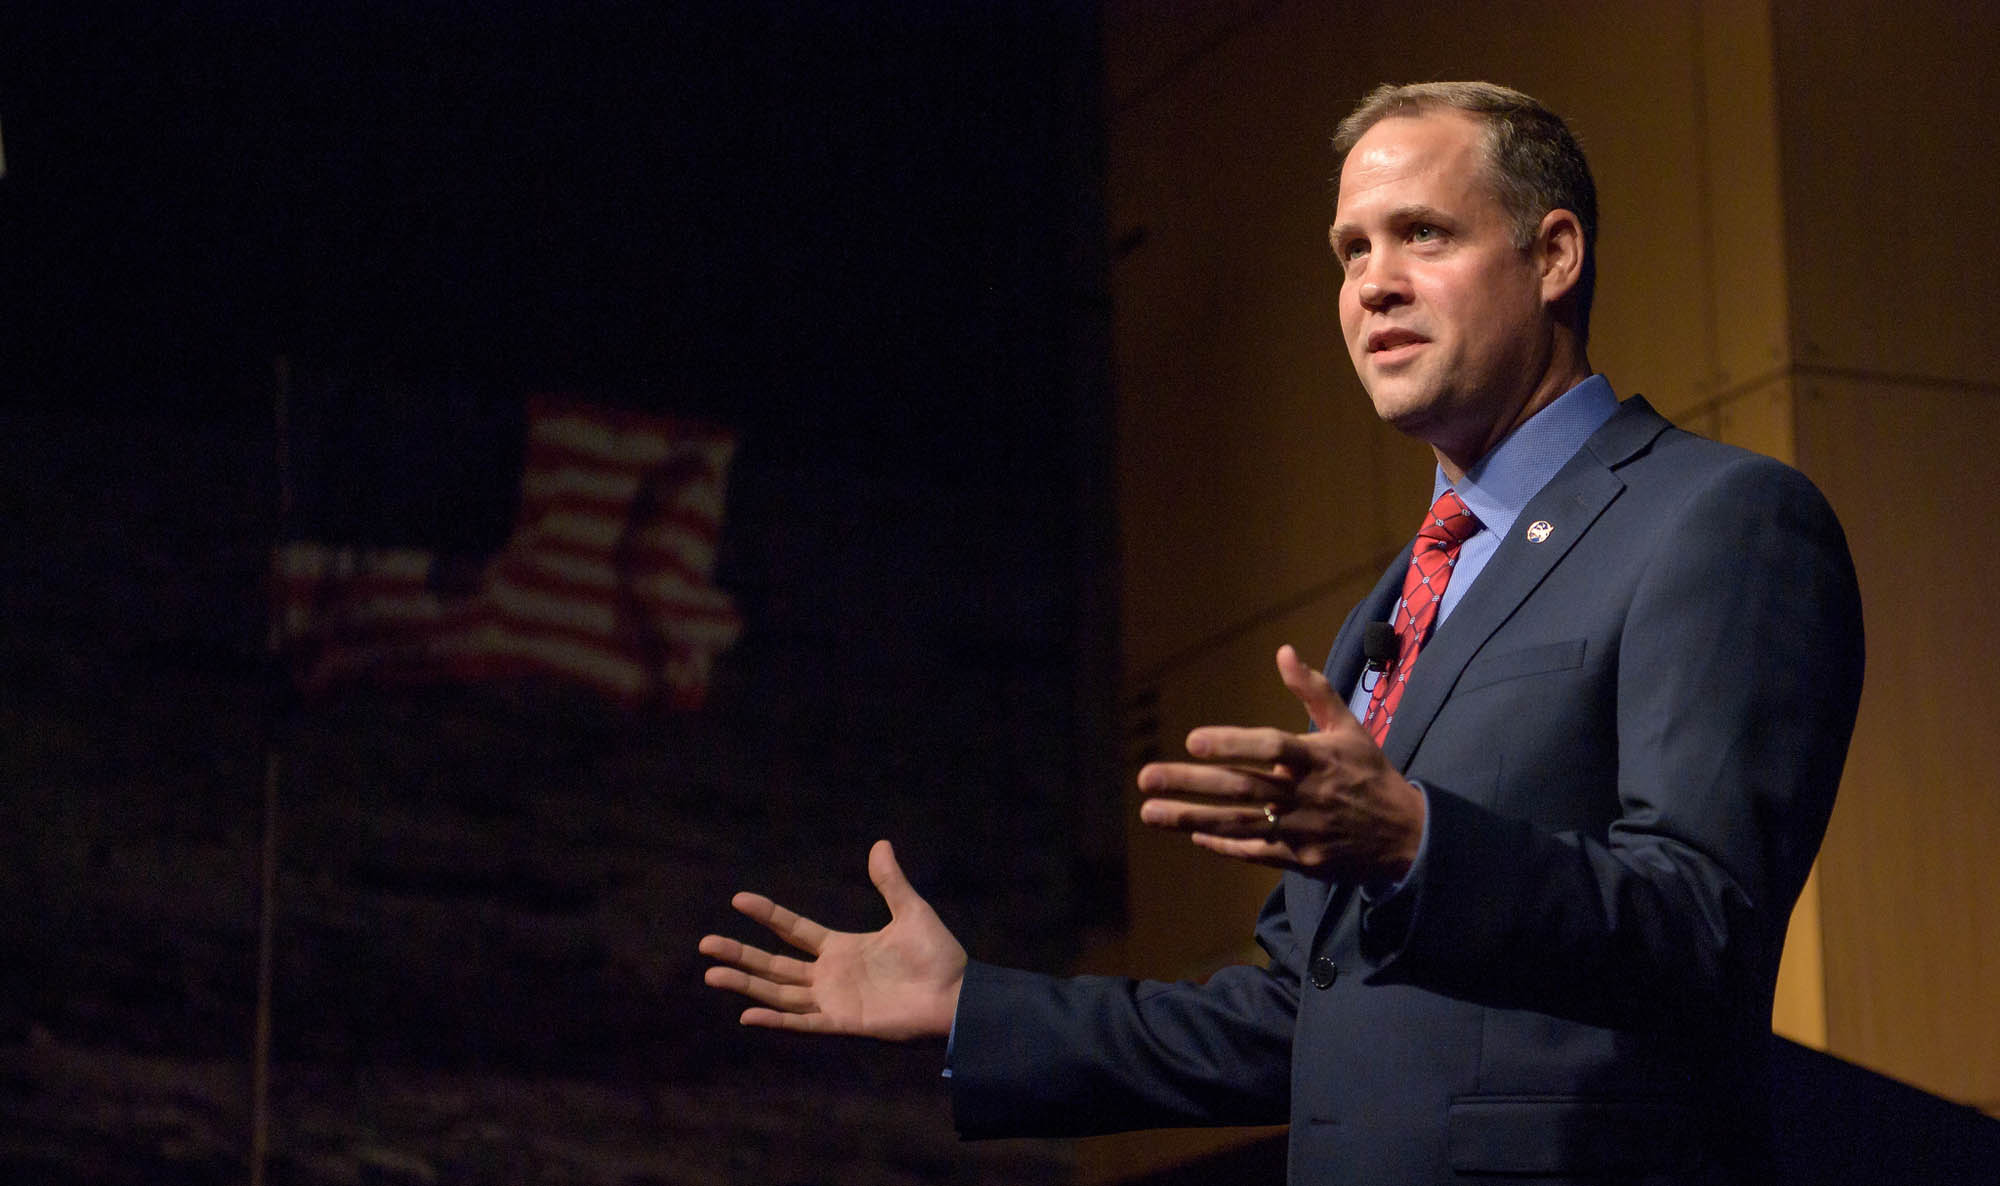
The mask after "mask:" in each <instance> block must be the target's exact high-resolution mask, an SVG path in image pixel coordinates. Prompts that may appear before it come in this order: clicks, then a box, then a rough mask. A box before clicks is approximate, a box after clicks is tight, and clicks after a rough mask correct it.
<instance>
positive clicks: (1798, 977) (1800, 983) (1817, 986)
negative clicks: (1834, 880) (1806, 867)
mask: <svg viewBox="0 0 2000 1186" xmlns="http://www.w3.org/2000/svg"><path fill="white" fill-rule="evenodd" d="M1819 896H1820V895H1819V866H1817V865H1814V866H1813V870H1812V873H1811V874H1809V875H1808V876H1807V877H1806V884H1805V888H1804V889H1803V890H1800V891H1799V901H1798V904H1797V905H1796V906H1794V907H1793V908H1792V918H1791V922H1790V923H1789V924H1788V925H1787V926H1786V928H1785V957H1784V959H1783V960H1782V961H1781V962H1780V963H1779V964H1778V984H1777V989H1776V991H1775V992H1773V993H1772V1000H1771V1032H1773V1033H1775V1034H1778V1035H1779V1036H1781V1037H1786V1038H1790V1039H1791V1040H1792V1041H1794V1042H1797V1043H1799V1044H1800V1045H1803V1046H1810V1047H1812V1048H1813V1049H1815V1050H1825V1049H1826V942H1825V935H1824V931H1823V927H1822V924H1821V922H1820V907H1819Z"/></svg>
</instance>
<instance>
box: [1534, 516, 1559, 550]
mask: <svg viewBox="0 0 2000 1186" xmlns="http://www.w3.org/2000/svg"><path fill="white" fill-rule="evenodd" d="M1554 530H1555V527H1554V525H1552V524H1551V523H1550V522H1549V521H1548V520H1547V519H1537V520H1535V521H1534V522H1533V523H1530V524H1528V542H1529V543H1531V544H1538V543H1541V542H1542V541H1543V540H1545V539H1547V538H1549V533H1550V532H1552V531H1554Z"/></svg>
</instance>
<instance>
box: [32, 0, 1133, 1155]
mask: <svg viewBox="0 0 2000 1186" xmlns="http://www.w3.org/2000/svg"><path fill="white" fill-rule="evenodd" d="M83 8H84V9H85V10H83V11H79V10H78V9H77V8H76V7H74V6H53V5H51V6H34V5H30V6H26V7H14V6H10V9H9V11H8V12H7V13H6V14H5V15H4V16H0V56H4V59H5V60H4V61H3V62H0V128H4V136H5V145H6V154H7V156H6V163H7V174H6V176H5V177H4V178H0V241H4V242H5V243H6V249H7V259H8V262H7V265H6V267H5V269H4V272H0V293H4V296H0V299H4V301H5V309H6V315H5V316H4V317H0V379H4V385H0V391H4V411H0V511H4V518H5V522H6V523H7V524H8V526H9V530H8V531H7V532H6V535H5V540H4V543H0V776H4V779H5V787H6V794H5V796H4V800H0V892H4V894H5V900H6V901H7V902H8V903H9V909H8V910H7V911H6V912H4V915H0V942H4V945H5V950H6V951H7V952H8V955H7V956H6V958H5V959H4V961H0V1067H3V1068H4V1076H0V1088H4V1090H0V1177H5V1178H7V1179H8V1180H10V1181H46V1182H86V1181H88V1182H111V1183H118V1182H190V1183H193V1182H222V1181H228V1182H240V1181H243V1180H244V1177H245V1168H246V1165H245V1158H246V1157H247V1156H248V1151H249V1147H250V1144H249V1133H250V1131H251V1128H252V1107H251V1100H252V1092H251V1067H250V1061H251V1059H250V1052H251V1050H252V1032H253V1029H254V1019H255V1017H256V1015H257V1010H258V994H257V992H256V979H257V978H256V970H257V962H258V949H259V943H258V935H259V919H260V904H261V902H262V899H261V897H260V894H259V889H258V887H259V878H260V868H261V864H262V857H261V853H262V846H263V843H264V836H265V823H266V819H265V814H264V811H263V806H262V804H263V795H264V787H265V779H266V771H267V764H268V763H270V762H271V761H272V759H273V758H274V756H275V758H276V761H277V769H278V782H277V788H278V791H277V804H278V807H277V811H276V813H275V816H274V817H273V819H274V823H275V832H274V836H275V838H276V853H277V863H276V898H275V901H276V914H275V925H274V927H273V932H272V934H273V941H272V946H271V950H272V954H273V988H272V994H271V998H270V1018H271V1024H272V1048H273V1051H274V1061H273V1065H272V1072H271V1080H270V1111H269V1119H270V1127H269V1133H270V1142H271V1143H270V1150H271V1156H270V1159H269V1166H270V1170H271V1177H270V1180H271V1181H274V1182H293V1183H315V1182H334V1181H371V1182H440V1183H442V1182H536V1181H550V1182H555V1181H560V1182H606V1183H634V1184H636V1183H649V1182H707V1181H714V1182H738V1181H743V1182H749V1181H756V1182H774V1183H784V1182H796V1183H806V1182H815V1183H818V1182H841V1181H852V1182H864V1181H865V1182H909V1183H917V1182H954V1183H971V1182H1009V1183H1015V1182H1020V1183H1033V1182H1055V1181H1061V1180H1063V1179H1064V1178H1065V1177H1066V1175H1067V1167H1068V1155H1067V1150H1066V1149H1065V1148H1064V1147H1062V1146H1060V1145H1054V1144H1041V1143H1032V1142H1020V1143H1002V1144H1000V1145H996V1146H979V1147H970V1146H964V1147H962V1146H960V1145H959V1144H958V1143H957V1142H956V1140H955V1138H954V1137H953V1136H952V1134H951V1131H950V1123H949V1117H948V1109H947V1107H946V1105H945V1100H944V1098H943V1094H944V1093H943V1086H942V1084H941V1083H940V1081H939V1079H938V1070H939V1068H940V1066H941V1060H942V1051H941V1050H939V1049H928V1048H926V1049H909V1050H905V1049H884V1048H877V1047H873V1046H868V1045H862V1044H849V1043H817V1044H816V1043H802V1042H798V1041H791V1040H785V1039H780V1038H774V1037H772V1036H770V1035H765V1034H761V1033H750V1032H745V1031H743V1030H741V1029H739V1028H738V1027H737V1026H736V1025H735V1024H734V1019H735V1014H736V1011H737V1009H736V1006H735V1005H734V1004H733V1003H732V1002H730V1001H728V1000H725V999H721V998H720V997H719V996H718V995H717V994H714V993H712V992H709V991H708V990H706V989H704V988H703V987H702V986H701V984H700V966H701V962H702V961H701V960H700V959H699V958H698V957H697V956H696V954H695V951H694V944H695V941H696V939H697V938H698V937H699V936H700V935H701V934H702V933H704V932H705V931H708V930H711V929H734V930H737V931H738V933H744V932H743V930H742V928H737V927H735V925H734V923H733V921H732V916H731V914H730V912H729V910H728V907H727V901H728V896H729V894H730V892H731V891H733V890H736V889H740V888H749V887H755V888H759V889H764V890H767V891H769V892H772V893H773V894H774V895H775V896H779V897H781V898H782V899H785V900H791V901H797V902H800V903H809V904H811V905H812V907H813V908H814V909H815V910H816V911H817V912H819V913H820V914H822V915H823V916H824V917H825V920H826V921H828V922H829V923H833V924H836V925H843V926H852V927H863V926H870V925H875V924H876V923H877V922H879V921H880V919H879V915H880V913H881V907H880V903H879V901H878V900H877V899H876V898H875V897H874V894H873V891H872V889H871V887H870V886H869V884H868V882H867V879H866V875H865V872H864V869H863V858H864V856H865V853H866V851H867V847H868V844H869V843H870V842H871V841H872V840H874V839H875V838H877V837H879V836H888V837H890V838H892V839H894V840H895V841H896V842H897V844H898V848H899V851H900V853H901V855H902V856H903V859H904V863H905V867H906V869H907V870H908V871H909V873H910V874H911V876H912V878H913V880H914V881H916V883H917V884H918V885H919V887H920V888H922V889H923V890H924V891H925V892H926V893H928V894H930V895H931V896H932V898H933V901H934V902H935V903H936V904H937V906H938V907H939V909H940V911H941V912H942V913H943V914H944V915H945V916H946V918H947V919H948V920H949V921H950V922H951V923H952V924H953V925H954V926H955V927H957V928H958V929H959V932H960V934H961V936H962V937H963V938H964V939H965V940H966V941H967V944H968V946H970V947H972V948H973V949H974V950H976V951H979V952H980V953H981V954H982V955H986V956H990V957H992V958H997V959H1001V960H1006V961H1010V962H1015V963H1022V964H1030V965H1037V966H1045V967H1056V966H1059V965H1061V964H1062V963H1063V962H1064V961H1065V960H1067V959H1068V958H1069V957H1070V955H1072V954H1073V953H1074V951H1075V950H1076V949H1077V947H1078V945H1079V944H1080V943H1081V942H1082V941H1083V938H1084V936H1086V935H1087V934H1088V933H1090V931H1091V929H1092V928H1095V927H1103V926H1107V925H1110V924H1112V923H1114V922H1115V921H1116V918H1115V915H1116V910H1117V907H1118V903H1119V901H1120V899H1121V895H1122V889H1121V886H1120V883H1119V877H1120V873H1119V869H1120V853H1119V851H1118V839H1117V838H1118V836H1119V834H1120V829H1119V824H1118V820H1117V811H1118V802H1119V796H1118V788H1117V787H1116V785H1115V779H1114V778H1113V776H1112V774H1111V773H1110V772H1111V770H1112V769H1113V759H1112V757H1111V755H1108V754H1107V753H1105V752H1103V748H1102V747H1104V746H1105V745H1106V744H1107V742H1108V741H1109V740H1110V739H1111V738H1113V736H1114V733H1113V730H1112V729H1111V728H1110V726H1109V723H1108V717H1109V713H1110V711H1111V686H1110V678H1111V671H1112V666H1111V662H1110V647H1111V638H1112V629H1111V618H1110V615H1111V607H1110V602H1109V597H1108V590H1109V588H1110V579H1111V578H1110V564H1111V555H1110V548H1109V531H1110V528H1109V523H1110V506H1109V502H1108V500H1109V497H1110V495H1109V485H1108V480H1107V475H1108V472H1109V469H1108V467H1109V449H1110V438H1109V406H1108V391H1107V379H1106V375H1105V371H1106V366H1107V364H1106V361H1105V357H1104V345H1103V343H1104V325H1103V321H1104V318H1105V316H1106V308H1105V299H1104V296H1103V293H1104V276H1103V274H1102V273H1103V248H1102V233H1101V226H1100V200H1101V199H1100V194H1099V186H1100V176H1099V174H1100V163H1099V156H1100V151H1101V150H1100V138H1101V132H1100V130H1099V128H1098V126H1097V123H1098V117H1097V113H1096V102H1097V98H1096V93H1097V92H1096V87H1097V71H1098V64H1097V46H1096V37H1097V29H1096V20H1095V14H1094V11H1093V9H1092V7H1091V6H1089V5H1085V4H1071V3H1055V2H1044V3H1010V4H980V5H955V4H953V5H941V6H929V5H906V4H892V3H887V2H884V3H868V4H860V5H852V4H840V5H836V4H830V3H829V4H823V5H820V4H804V5H801V4H790V3H786V4H780V3H743V4H706V3H700V4H697V3H687V4H614V3H598V4H583V5H576V4H555V3H510V4H503V5H497V6H471V7H469V6H463V5H445V4H429V3H422V4H411V5H364V4H302V5H279V4H254V3H248V2H244V3H213V4H194V5H180V6H169V7H167V8H162V9H157V10H154V9H149V8H141V7H131V8H125V7H124V6H120V11H119V12H117V13H115V14H114V13H108V12H106V11H103V10H101V9H98V8H96V7H94V6H83ZM280 358H283V359H285V360H286V365H287V368H288V370H287V374H288V375H289V376H290V377H289V379H288V380H287V381H286V382H285V383H283V384H281V383H280V382H279V380H278V378H277V375H278V374H279V370H278V364H277V360H278V359H280ZM281 386H282V387H283V388H284V390H286V392H287V394H288V396H289V403H288V406H287V408H286V415H285V422H286V424H287V425H288V426H289V435H288V436H287V437H286V440H287V443H288V445H289V449H290V457H289V460H288V462H287V467H286V469H285V470H284V471H283V473H282V476H283V478H284V479H285V481H286V482H289V483H290V484H291V485H292V486H293V487H294V492H295V495H296V498H297V501H296V503H295V505H294V507H293V509H292V513H291V515H290V516H288V517H287V516H281V515H280V513H279V509H278V491H279V488H280V486H281V481H280V479H281V471H280V466H279V462H278V461H277V460H276V457H277V456H278V453H279V450H278V447H277V446H278V441H279V439H280V432H279V427H278V425H279V416H278V413H277V410H276V406H275V396H276V393H277V391H278V390H279V389H280V387H281ZM538 393H562V394H567V395H571V396H575V397H578V398H580V399H584V400H587V401H591V402H593V403H597V404H600V405H603V406H607V407H613V408H625V409H634V410H644V411H649V412H663V413H670V414H672V415H675V416H681V417H690V418H694V419H698V420H700V421H702V422H703V423H706V424H709V425H714V426H718V427H720V428H721V429H723V430H725V431H727V432H729V433H730V434H732V435H733V436H734V438H735V440H736V443H737V448H736V452H735V456H734V460H733V461H732V463H731V465H730V468H729V473H728V485H727V504H726V508H725V511H724V514H723V526H722V530H721V534H720V537H719V540H718V554H717V558H716V562H715V573H714V578H715V583H716V584H717V585H718V586H719V587H720V588H722V589H723V590H724V591H726V592H727V593H728V594H729V595H730V596H731V597H732V598H733V599H734V603H735V606H736V609H737V610H738V612H739V613H740V614H741V616H742V621H743V628H742V634H741V637H740V639H738V641H737V642H736V644H735V645H734V646H733V647H732V648H731V649H730V650H728V651H727V652H726V653H724V654H723V655H722V656H721V657H720V659H719V660H718V661H717V664H716V667H715V669H714V671H713V674H712V678H711V680H710V682H709V686H708V691H707V699H706V703H705V705H704V706H703V707H702V708H701V709H700V710H699V711H694V712H680V713H669V712H663V711H656V710H647V711H642V712H634V711H631V710H628V709H626V708H624V707H622V706H619V705H616V704H611V703H608V702H606V701H604V700H602V699H600V698H598V697H596V696H594V695H592V694H590V693H588V692H586V691H582V690H578V689H575V688H570V687H566V686H563V685H560V684H552V683H547V682H542V681H521V680H513V681H502V682H494V683H474V684H464V685H435V686H426V687H400V688H389V687H374V686H367V685H362V686H356V687H348V688H344V689H342V690H340V691H339V692H338V693H337V694H335V695H331V696H325V697H319V698H314V699H310V700H304V701H300V700H295V699H294V698H293V697H292V696H291V695H290V693H289V692H288V691H286V689H285V685H284V681H283V679H282V678H281V677H280V674H279V673H277V672H274V670H273V665H272V663H271V661H270V659H269V658H268V656H267V653H266V645H265V643H266V635H267V629H266V627H267V623H268V618H269V615H268V613H267V610H266V596H267V592H268V589H267V582H266V577H265V574H266V571H267V565H268V562H269V557H270V554H271V548H272V545H273V544H274V543H275V542H276V541H277V540H278V539H280V538H281V537H294V538H314V539H321V540H326V541H329V542H336V543H352V544H357V545H371V546H385V545H396V546H405V547H415V548H424V549H430V550H434V551H436V552H437V553H439V554H441V555H450V556H456V557H464V558H467V562H468V563H470V564H472V565H473V566H474V567H475V568H476V566H477V563H478V560H479V558H480V557H481V556H483V555H485V554H488V553H490V552H491V551H492V550H493V549H494V548H496V547H497V546H499V545H500V543H501V542H502V541H503V540H504V539H506V537H507V535H508V532H509V528H510V524H512V523H513V521H514V517H515V514H516V510H517V504H518V502H519V498H520V492H519V485H520V474H521V466H522V458H521V454H522V440H523V431H524V420H525V411H524V409H525V407H526V406H527V405H526V401H527V399H528V397H530V396H532V395H535V394H538Z"/></svg>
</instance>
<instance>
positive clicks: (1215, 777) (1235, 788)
mask: <svg viewBox="0 0 2000 1186" xmlns="http://www.w3.org/2000/svg"><path fill="white" fill-rule="evenodd" d="M1139 789H1140V790H1141V791H1144V792H1145V793H1146V794H1148V795H1194V796H1198V797H1200V798H1204V799H1227V800H1230V801H1232V802H1239V803H1240V802H1242V801H1243V800H1245V799H1254V800H1257V801H1258V802H1267V801H1276V802H1280V803H1284V802H1289V801H1290V800H1291V798H1292V796H1293V793H1294V790H1295V787H1294V782H1293V779H1292V778H1291V777H1290V776H1289V775H1286V774H1281V773H1278V772H1277V771H1274V770H1271V769H1261V770H1260V769H1252V768H1246V767H1241V766H1203V765H1200V764H1199V763H1195V762H1153V763H1150V764H1148V765H1147V766H1145V767H1144V768H1143V769H1141V770H1140V771H1139Z"/></svg>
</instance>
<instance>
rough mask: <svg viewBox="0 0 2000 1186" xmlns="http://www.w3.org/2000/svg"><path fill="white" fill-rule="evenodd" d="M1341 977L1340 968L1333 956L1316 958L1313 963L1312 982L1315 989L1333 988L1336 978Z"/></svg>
mask: <svg viewBox="0 0 2000 1186" xmlns="http://www.w3.org/2000/svg"><path fill="white" fill-rule="evenodd" d="M1338 975H1340V968H1339V967H1338V966H1336V965H1335V964H1334V962H1333V957H1332V956H1326V955H1322V956H1315V957H1314V958H1313V962H1312V982H1313V987H1314V988H1332V987H1333V980H1334V977H1336V976H1338Z"/></svg>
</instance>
